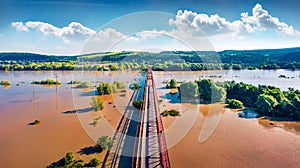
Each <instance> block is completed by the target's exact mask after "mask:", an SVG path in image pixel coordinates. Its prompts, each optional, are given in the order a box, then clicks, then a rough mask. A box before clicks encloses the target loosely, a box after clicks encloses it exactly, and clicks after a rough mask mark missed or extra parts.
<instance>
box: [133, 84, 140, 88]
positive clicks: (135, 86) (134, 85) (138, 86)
mask: <svg viewBox="0 0 300 168" xmlns="http://www.w3.org/2000/svg"><path fill="white" fill-rule="evenodd" d="M140 87H141V86H140V84H138V83H133V89H139V88H140Z"/></svg>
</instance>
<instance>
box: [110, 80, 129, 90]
mask: <svg viewBox="0 0 300 168" xmlns="http://www.w3.org/2000/svg"><path fill="white" fill-rule="evenodd" d="M113 84H114V85H116V87H117V89H126V84H125V83H124V82H119V81H114V82H113Z"/></svg>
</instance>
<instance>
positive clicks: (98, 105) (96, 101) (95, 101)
mask: <svg viewBox="0 0 300 168" xmlns="http://www.w3.org/2000/svg"><path fill="white" fill-rule="evenodd" d="M91 105H92V109H93V110H95V111H99V110H103V109H104V104H103V101H102V100H101V99H100V98H99V97H97V96H94V97H92V102H91Z"/></svg>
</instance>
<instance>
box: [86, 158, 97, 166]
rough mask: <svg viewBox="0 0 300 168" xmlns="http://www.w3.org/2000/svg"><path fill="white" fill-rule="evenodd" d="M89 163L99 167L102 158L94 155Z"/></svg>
mask: <svg viewBox="0 0 300 168" xmlns="http://www.w3.org/2000/svg"><path fill="white" fill-rule="evenodd" d="M88 165H89V166H90V167H97V166H99V165H100V160H99V159H97V158H96V157H92V158H91V160H90V161H89V163H88Z"/></svg>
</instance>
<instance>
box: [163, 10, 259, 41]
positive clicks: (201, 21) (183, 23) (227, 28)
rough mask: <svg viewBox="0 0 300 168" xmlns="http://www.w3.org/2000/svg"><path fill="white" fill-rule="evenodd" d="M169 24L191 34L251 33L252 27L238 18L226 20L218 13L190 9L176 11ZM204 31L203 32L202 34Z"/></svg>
mask: <svg viewBox="0 0 300 168" xmlns="http://www.w3.org/2000/svg"><path fill="white" fill-rule="evenodd" d="M169 24H170V25H174V26H175V27H176V30H177V31H180V32H182V31H183V32H184V33H189V34H190V35H192V36H204V35H207V36H214V35H220V34H236V35H238V34H241V33H251V32H253V31H254V30H253V28H252V27H251V26H250V25H249V24H245V23H244V22H242V21H240V20H235V21H233V22H230V21H227V20H226V19H225V18H223V17H220V16H219V15H218V14H214V15H210V16H208V15H207V14H203V13H202V14H198V13H196V12H192V11H187V10H185V11H182V10H179V11H178V12H177V15H176V18H175V19H174V20H173V19H170V20H169ZM203 33H204V34H203Z"/></svg>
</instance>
